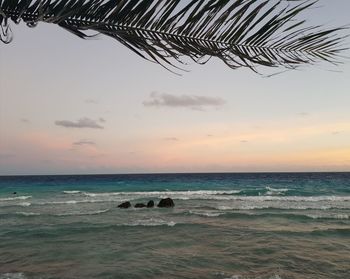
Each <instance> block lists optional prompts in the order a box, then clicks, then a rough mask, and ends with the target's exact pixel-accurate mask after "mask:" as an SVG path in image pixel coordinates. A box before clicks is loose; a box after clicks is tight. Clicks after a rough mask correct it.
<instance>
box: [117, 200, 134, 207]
mask: <svg viewBox="0 0 350 279" xmlns="http://www.w3.org/2000/svg"><path fill="white" fill-rule="evenodd" d="M130 206H131V203H130V202H128V201H127V202H123V203H121V204H120V205H118V207H119V208H129V207H130Z"/></svg>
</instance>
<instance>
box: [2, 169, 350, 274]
mask: <svg viewBox="0 0 350 279" xmlns="http://www.w3.org/2000/svg"><path fill="white" fill-rule="evenodd" d="M167 197H170V198H171V199H173V201H174V203H175V206H174V207H173V208H158V207H157V206H155V207H154V208H134V207H133V206H132V207H131V208H128V209H121V208H118V205H119V204H120V203H122V202H125V201H130V203H131V204H132V205H135V204H136V203H147V202H148V201H150V200H153V201H154V202H155V204H156V205H157V204H158V202H159V201H160V200H161V199H162V198H167ZM349 215H350V173H193V174H125V175H59V176H56V175H50V176H1V177H0V279H27V278H28V279H39V278H41V279H52V278H62V279H65V278H67V279H73V278H77V279H78V278H79V279H80V278H101V279H107V278H110V279H112V278H213V279H337V278H339V279H349V278H350V220H349Z"/></svg>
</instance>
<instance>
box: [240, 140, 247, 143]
mask: <svg viewBox="0 0 350 279" xmlns="http://www.w3.org/2000/svg"><path fill="white" fill-rule="evenodd" d="M240 142H241V143H247V142H249V141H248V140H241V141H240Z"/></svg>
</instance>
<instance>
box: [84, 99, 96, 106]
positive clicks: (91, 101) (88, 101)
mask: <svg viewBox="0 0 350 279" xmlns="http://www.w3.org/2000/svg"><path fill="white" fill-rule="evenodd" d="M85 103H87V104H94V105H97V104H98V101H97V100H94V99H86V100H85Z"/></svg>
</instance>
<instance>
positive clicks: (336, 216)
mask: <svg viewBox="0 0 350 279" xmlns="http://www.w3.org/2000/svg"><path fill="white" fill-rule="evenodd" d="M182 214H185V215H188V214H190V215H197V216H203V217H224V218H263V217H274V218H288V219H308V220H309V219H312V220H318V219H320V220H321V219H322V220H348V219H349V214H344V213H333V214H332V213H330V214H307V213H304V214H303V213H289V212H276V213H273V212H265V213H260V212H244V211H240V210H237V211H229V212H222V211H221V212H220V211H219V212H218V211H196V210H189V211H185V212H183V213H182Z"/></svg>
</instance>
